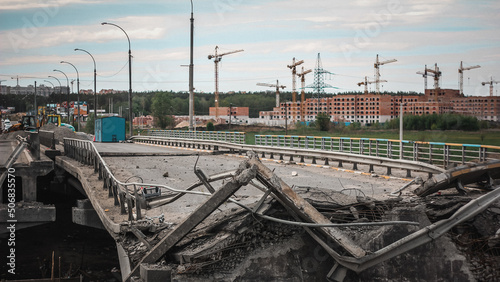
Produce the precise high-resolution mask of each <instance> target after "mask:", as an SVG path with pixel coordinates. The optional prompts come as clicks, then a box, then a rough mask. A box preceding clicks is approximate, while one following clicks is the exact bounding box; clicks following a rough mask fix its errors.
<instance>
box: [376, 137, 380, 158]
mask: <svg viewBox="0 0 500 282" xmlns="http://www.w3.org/2000/svg"><path fill="white" fill-rule="evenodd" d="M378 145H379V141H378V140H376V141H375V153H376V156H377V157H379V151H378Z"/></svg>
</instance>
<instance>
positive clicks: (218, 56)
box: [208, 46, 243, 118]
mask: <svg viewBox="0 0 500 282" xmlns="http://www.w3.org/2000/svg"><path fill="white" fill-rule="evenodd" d="M218 49H219V46H215V53H214V55H212V54H210V55H208V59H209V60H211V59H214V64H215V117H216V118H217V117H219V62H220V61H221V60H222V56H225V55H230V54H234V53H238V52H243V50H242V49H240V50H234V51H229V52H225V53H222V54H218V53H217V50H218Z"/></svg>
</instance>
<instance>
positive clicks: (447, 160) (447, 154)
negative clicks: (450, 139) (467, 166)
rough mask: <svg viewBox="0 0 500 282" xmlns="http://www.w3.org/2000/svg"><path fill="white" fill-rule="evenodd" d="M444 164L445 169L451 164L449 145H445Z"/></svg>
mask: <svg viewBox="0 0 500 282" xmlns="http://www.w3.org/2000/svg"><path fill="white" fill-rule="evenodd" d="M443 162H444V167H445V168H446V167H448V165H449V163H450V146H449V145H446V144H445V145H444V148H443Z"/></svg>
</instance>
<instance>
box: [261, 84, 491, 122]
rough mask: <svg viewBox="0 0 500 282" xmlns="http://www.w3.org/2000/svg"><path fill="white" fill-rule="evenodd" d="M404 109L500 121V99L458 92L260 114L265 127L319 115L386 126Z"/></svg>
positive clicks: (367, 98)
mask: <svg viewBox="0 0 500 282" xmlns="http://www.w3.org/2000/svg"><path fill="white" fill-rule="evenodd" d="M401 105H402V107H403V114H405V115H406V114H412V115H424V114H433V113H436V114H443V113H459V114H463V115H471V116H475V117H477V118H478V119H480V120H489V121H500V97H497V96H492V97H489V96H488V97H485V96H482V97H473V96H469V97H465V96H461V95H460V94H459V91H458V90H455V89H439V90H438V91H437V93H436V90H435V89H427V90H426V91H425V94H424V95H402V96H394V95H387V94H386V95H376V94H350V95H335V96H331V97H326V98H320V99H317V98H309V99H306V100H305V102H304V106H303V109H301V105H300V102H297V103H295V104H294V103H292V102H286V103H281V105H280V107H276V108H274V109H273V111H265V112H260V114H259V118H260V120H261V122H262V123H265V124H273V123H276V120H284V119H285V116H287V119H288V121H289V123H294V122H297V121H306V122H309V121H314V120H315V119H316V115H317V114H318V113H326V114H328V115H329V116H330V119H331V121H333V122H347V123H351V122H360V123H362V124H371V123H376V122H380V123H384V122H386V121H388V120H390V119H393V118H396V117H399V113H400V108H401ZM301 110H303V112H304V114H303V116H302V115H301ZM285 113H286V115H285Z"/></svg>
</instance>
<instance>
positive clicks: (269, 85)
mask: <svg viewBox="0 0 500 282" xmlns="http://www.w3.org/2000/svg"><path fill="white" fill-rule="evenodd" d="M257 85H258V86H267V87H276V108H279V107H280V88H281V89H285V88H286V86H284V85H280V83H279V81H278V80H276V84H270V83H257Z"/></svg>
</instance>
